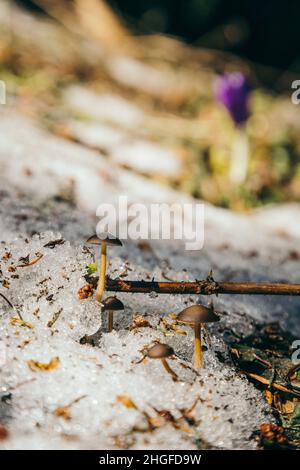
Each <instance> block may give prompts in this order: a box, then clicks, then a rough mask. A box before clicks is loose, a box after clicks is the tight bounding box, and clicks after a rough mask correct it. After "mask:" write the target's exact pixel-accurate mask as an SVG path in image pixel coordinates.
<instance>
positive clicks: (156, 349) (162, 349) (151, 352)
mask: <svg viewBox="0 0 300 470" xmlns="http://www.w3.org/2000/svg"><path fill="white" fill-rule="evenodd" d="M173 354H174V349H173V348H171V346H169V345H168V344H163V343H157V344H155V345H154V346H152V347H151V348H150V349H148V350H147V352H146V356H147V357H149V358H150V359H160V360H161V363H162V365H163V366H164V368H165V370H166V371H167V372H168V373H169V374H171V375H172V377H173V379H174V380H177V379H178V376H177V374H176V373H175V372H174V371H173V369H171V367H170V366H169V364H168V362H167V357H169V356H173Z"/></svg>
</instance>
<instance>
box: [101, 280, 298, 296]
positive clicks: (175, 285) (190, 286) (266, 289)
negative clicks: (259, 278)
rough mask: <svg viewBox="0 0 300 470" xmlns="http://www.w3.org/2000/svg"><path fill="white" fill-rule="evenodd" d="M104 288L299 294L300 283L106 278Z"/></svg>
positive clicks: (206, 292)
mask: <svg viewBox="0 0 300 470" xmlns="http://www.w3.org/2000/svg"><path fill="white" fill-rule="evenodd" d="M106 290H108V291H114V292H128V293H150V292H157V293H158V294H201V295H212V294H256V295H300V284H283V283H280V284H279V283H278V284H277V283H267V282H215V281H211V280H207V279H206V280H203V281H195V282H156V281H124V280H120V279H109V278H108V279H107V280H106Z"/></svg>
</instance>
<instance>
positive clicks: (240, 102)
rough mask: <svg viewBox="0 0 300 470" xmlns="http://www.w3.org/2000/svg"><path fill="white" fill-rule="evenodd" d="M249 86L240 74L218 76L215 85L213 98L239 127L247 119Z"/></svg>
mask: <svg viewBox="0 0 300 470" xmlns="http://www.w3.org/2000/svg"><path fill="white" fill-rule="evenodd" d="M249 94H250V86H249V82H248V80H247V78H246V77H245V75H243V74H242V73H241V72H233V73H225V74H224V75H220V76H219V77H218V78H217V80H216V83H215V96H216V98H217V100H218V101H219V102H220V103H221V104H223V106H225V108H226V109H227V110H228V112H229V114H230V116H231V118H232V119H233V121H234V122H235V124H236V125H237V126H238V127H240V126H241V125H242V124H243V123H244V122H245V121H247V119H248V117H249Z"/></svg>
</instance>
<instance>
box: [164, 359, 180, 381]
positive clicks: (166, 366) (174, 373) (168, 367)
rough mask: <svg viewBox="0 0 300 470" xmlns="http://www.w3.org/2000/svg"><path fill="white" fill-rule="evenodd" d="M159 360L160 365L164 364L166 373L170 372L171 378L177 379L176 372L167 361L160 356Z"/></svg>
mask: <svg viewBox="0 0 300 470" xmlns="http://www.w3.org/2000/svg"><path fill="white" fill-rule="evenodd" d="M161 362H162V365H163V366H164V368H165V370H166V371H167V372H168V374H171V375H172V377H173V379H175V380H177V379H178V375H177V374H176V372H174V371H173V369H172V368H171V367H170V366H169V363H168V361H167V360H166V359H165V358H162V359H161Z"/></svg>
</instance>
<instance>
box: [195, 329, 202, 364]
mask: <svg viewBox="0 0 300 470" xmlns="http://www.w3.org/2000/svg"><path fill="white" fill-rule="evenodd" d="M194 330H195V349H194V367H195V369H200V368H201V366H202V350H201V324H200V323H197V324H195V326H194Z"/></svg>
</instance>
